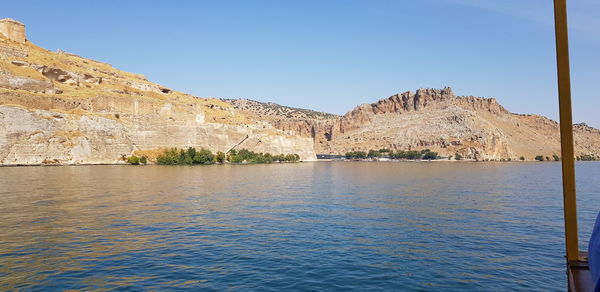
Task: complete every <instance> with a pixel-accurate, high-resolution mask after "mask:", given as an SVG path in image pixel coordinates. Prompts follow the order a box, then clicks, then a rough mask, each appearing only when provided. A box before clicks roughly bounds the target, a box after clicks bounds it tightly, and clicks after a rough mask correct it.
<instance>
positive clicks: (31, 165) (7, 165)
mask: <svg viewBox="0 0 600 292" xmlns="http://www.w3.org/2000/svg"><path fill="white" fill-rule="evenodd" d="M313 162H371V163H373V162H375V163H377V162H379V163H403V162H409V163H420V162H423V163H429V162H440V163H444V162H450V163H455V162H469V163H515V162H518V163H553V162H554V163H560V161H535V160H525V161H522V160H513V161H477V160H466V159H465V160H445V159H438V160H389V161H369V160H338V159H318V160H313V161H299V162H274V163H223V164H214V165H262V164H291V163H313ZM578 162H598V160H592V161H576V163H578ZM147 165H154V166H195V165H158V164H156V163H149V164H147ZM36 166H37V167H65V166H136V167H139V166H145V165H132V164H128V163H63V164H43V163H38V164H0V168H9V167H36ZM200 166H208V165H200Z"/></svg>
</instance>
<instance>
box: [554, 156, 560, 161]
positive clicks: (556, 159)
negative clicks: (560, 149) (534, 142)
mask: <svg viewBox="0 0 600 292" xmlns="http://www.w3.org/2000/svg"><path fill="white" fill-rule="evenodd" d="M552 158H554V161H559V160H560V158H559V157H558V155H556V154H553V155H552Z"/></svg>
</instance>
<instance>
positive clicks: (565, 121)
mask: <svg viewBox="0 0 600 292" xmlns="http://www.w3.org/2000/svg"><path fill="white" fill-rule="evenodd" d="M554 24H555V33H556V65H557V72H558V104H559V111H560V146H561V147H560V149H561V161H562V183H563V204H564V212H565V243H566V252H567V261H568V262H572V261H578V260H579V246H578V245H579V243H578V233H577V200H576V198H575V159H574V156H575V154H574V151H573V117H572V113H571V78H570V69H569V37H568V31H567V0H554Z"/></svg>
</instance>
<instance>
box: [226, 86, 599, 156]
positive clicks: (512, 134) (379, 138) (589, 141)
mask: <svg viewBox="0 0 600 292" xmlns="http://www.w3.org/2000/svg"><path fill="white" fill-rule="evenodd" d="M233 104H234V106H235V103H233ZM257 106H258V105H257ZM244 111H252V109H251V108H247V109H244ZM254 111H256V110H254ZM265 119H267V120H269V122H270V123H271V124H273V125H274V126H275V127H277V128H279V129H282V130H286V131H289V132H291V133H296V134H299V135H302V136H306V137H312V138H313V139H314V142H315V151H316V152H317V153H323V154H344V153H345V152H348V151H357V150H361V151H367V150H369V149H381V148H390V149H393V150H422V149H431V150H432V151H436V152H438V153H440V155H444V156H449V155H455V154H456V153H459V154H461V155H462V156H463V157H465V158H470V159H477V160H485V159H489V160H499V159H509V158H510V159H519V158H520V157H521V156H523V157H524V158H525V159H526V160H532V159H533V158H534V157H535V156H536V155H544V156H550V157H551V156H552V155H553V154H558V155H560V136H559V129H558V124H557V123H556V122H554V121H552V120H550V119H548V118H545V117H542V116H536V115H518V114H513V113H510V112H509V111H507V110H506V109H505V108H504V107H502V106H501V105H500V104H499V103H498V102H497V101H496V99H493V98H478V97H473V96H467V97H458V96H455V95H454V93H453V92H452V90H451V89H450V88H444V89H419V90H417V91H416V92H404V93H401V94H396V95H393V96H390V97H388V98H385V99H382V100H379V101H377V102H375V103H373V104H363V105H360V106H358V107H356V108H354V109H353V110H351V111H350V112H348V113H347V114H345V115H343V116H341V117H332V116H328V117H327V118H322V119H301V118H293V119H290V118H286V117H281V116H271V117H269V118H265ZM574 131H575V150H576V155H584V154H595V155H596V156H599V155H600V131H599V130H597V129H594V128H591V127H588V126H586V125H575V127H574Z"/></svg>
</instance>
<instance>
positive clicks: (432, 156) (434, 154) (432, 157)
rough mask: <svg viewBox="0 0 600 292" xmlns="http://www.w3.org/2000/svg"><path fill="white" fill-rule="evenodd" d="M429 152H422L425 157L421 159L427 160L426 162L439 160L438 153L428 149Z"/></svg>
mask: <svg viewBox="0 0 600 292" xmlns="http://www.w3.org/2000/svg"><path fill="white" fill-rule="evenodd" d="M426 150H427V151H425V152H421V154H423V156H422V157H421V159H425V160H435V159H437V157H438V155H437V152H431V151H430V150H429V149H426Z"/></svg>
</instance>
